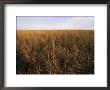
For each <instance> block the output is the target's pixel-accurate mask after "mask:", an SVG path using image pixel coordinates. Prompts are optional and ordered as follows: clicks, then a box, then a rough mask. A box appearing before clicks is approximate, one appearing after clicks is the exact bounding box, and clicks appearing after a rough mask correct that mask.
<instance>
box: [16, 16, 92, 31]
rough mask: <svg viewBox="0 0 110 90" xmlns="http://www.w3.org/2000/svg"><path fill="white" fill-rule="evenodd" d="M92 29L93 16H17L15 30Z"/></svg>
mask: <svg viewBox="0 0 110 90" xmlns="http://www.w3.org/2000/svg"><path fill="white" fill-rule="evenodd" d="M49 29H92V30H93V29H94V17H92V16H91V17H73V16H72V17H71V16H68V17H67V16H63V17H59V16H57V17H56V16H55V17H53V16H52V17H49V16H48V17H45V16H42V17H39V16H28V17H27V16H17V30H49Z"/></svg>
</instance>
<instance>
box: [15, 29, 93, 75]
mask: <svg viewBox="0 0 110 90" xmlns="http://www.w3.org/2000/svg"><path fill="white" fill-rule="evenodd" d="M16 74H94V30H42V31H41V30H17V32H16Z"/></svg>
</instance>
